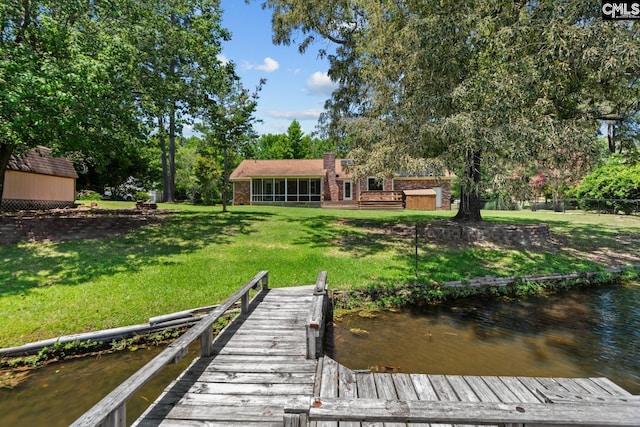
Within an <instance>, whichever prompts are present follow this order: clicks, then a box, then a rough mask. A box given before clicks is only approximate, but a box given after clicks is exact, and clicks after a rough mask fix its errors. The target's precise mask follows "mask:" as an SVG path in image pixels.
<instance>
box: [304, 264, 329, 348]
mask: <svg viewBox="0 0 640 427" xmlns="http://www.w3.org/2000/svg"><path fill="white" fill-rule="evenodd" d="M326 311H327V272H326V271H321V272H320V273H319V274H318V279H317V280H316V284H315V286H314V288H313V301H312V303H311V310H310V312H309V317H308V319H307V323H306V325H307V359H317V358H318V357H320V356H321V355H322V339H323V336H324V328H325V323H326V322H325V319H324V316H325V313H326Z"/></svg>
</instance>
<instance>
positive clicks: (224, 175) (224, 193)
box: [222, 143, 229, 212]
mask: <svg viewBox="0 0 640 427" xmlns="http://www.w3.org/2000/svg"><path fill="white" fill-rule="evenodd" d="M222 160H223V167H222V212H226V211H227V187H228V186H229V173H228V172H227V169H228V165H229V145H228V144H226V143H225V144H224V146H223V147H222Z"/></svg>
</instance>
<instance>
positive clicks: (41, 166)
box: [7, 146, 78, 178]
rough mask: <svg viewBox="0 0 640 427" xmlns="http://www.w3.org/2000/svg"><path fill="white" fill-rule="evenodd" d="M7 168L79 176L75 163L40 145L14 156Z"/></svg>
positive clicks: (68, 176) (62, 175)
mask: <svg viewBox="0 0 640 427" xmlns="http://www.w3.org/2000/svg"><path fill="white" fill-rule="evenodd" d="M7 169H10V170H14V171H19V172H28V173H37V174H41V175H52V176H61V177H65V178H78V174H77V172H76V170H75V168H74V167H73V163H72V162H71V160H69V159H68V158H66V157H53V156H52V155H51V149H50V148H47V147H42V146H38V147H36V148H34V149H32V150H31V151H29V152H27V154H25V155H24V156H21V157H16V156H12V157H11V160H9V165H8V166H7Z"/></svg>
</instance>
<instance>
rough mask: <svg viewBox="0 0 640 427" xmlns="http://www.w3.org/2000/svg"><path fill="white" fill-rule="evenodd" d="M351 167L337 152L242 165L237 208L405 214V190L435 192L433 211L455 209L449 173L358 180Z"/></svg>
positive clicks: (236, 179)
mask: <svg viewBox="0 0 640 427" xmlns="http://www.w3.org/2000/svg"><path fill="white" fill-rule="evenodd" d="M349 162H350V161H349V160H344V159H337V158H336V156H335V154H333V153H326V154H325V155H324V156H323V158H322V159H304V160H296V159H291V160H244V161H243V162H242V163H240V165H239V166H238V167H237V168H236V170H234V171H233V173H232V174H231V176H230V178H229V180H230V181H231V182H232V183H233V204H234V205H286V206H312V207H340V208H353V209H358V208H359V209H383V208H384V209H402V208H403V206H404V200H405V191H410V190H431V192H430V193H429V194H433V195H434V197H433V199H434V201H435V203H433V205H432V206H431V205H429V206H430V207H429V209H451V201H450V198H451V179H452V178H453V176H452V175H450V174H447V175H446V176H444V177H436V176H415V175H411V174H397V175H395V176H392V177H389V178H387V179H385V180H384V181H383V182H379V181H377V180H376V179H375V178H373V177H365V178H361V179H355V178H354V177H353V175H351V174H350V173H349V172H348V165H349Z"/></svg>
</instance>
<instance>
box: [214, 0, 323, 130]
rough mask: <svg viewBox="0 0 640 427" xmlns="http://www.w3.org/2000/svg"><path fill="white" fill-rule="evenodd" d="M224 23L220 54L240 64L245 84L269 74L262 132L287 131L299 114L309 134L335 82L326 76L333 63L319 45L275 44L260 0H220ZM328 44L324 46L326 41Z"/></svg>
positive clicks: (260, 111)
mask: <svg viewBox="0 0 640 427" xmlns="http://www.w3.org/2000/svg"><path fill="white" fill-rule="evenodd" d="M221 5H222V9H223V14H222V25H223V26H224V27H225V28H227V29H228V30H229V31H231V33H232V35H231V40H230V41H229V42H225V43H224V44H223V49H222V55H223V58H221V59H226V60H231V61H233V62H234V63H235V64H236V72H237V73H238V75H239V76H240V77H241V79H242V83H243V85H244V86H245V87H247V88H249V89H252V88H254V87H255V86H256V85H257V84H258V83H259V81H260V79H261V78H265V79H266V80H267V83H266V85H265V86H264V87H263V89H262V92H261V93H260V99H259V101H258V109H257V114H256V115H257V117H258V118H259V119H260V120H262V123H258V124H256V126H255V129H256V131H258V133H260V134H263V133H286V131H287V128H288V127H289V125H290V124H291V121H292V120H294V119H295V120H298V121H299V122H300V124H301V126H302V129H303V131H304V132H305V133H306V134H310V133H311V132H313V131H314V129H315V126H316V124H317V121H318V116H319V115H320V112H322V111H323V106H324V102H325V100H326V99H327V98H329V97H330V95H331V91H332V90H333V87H334V85H333V83H332V82H331V80H330V79H329V78H328V77H327V70H328V68H329V63H328V61H327V60H326V59H319V58H318V56H317V52H318V48H319V47H321V46H319V45H312V46H311V47H310V48H309V50H308V51H307V53H305V54H300V53H299V52H298V48H297V46H295V45H291V46H275V45H274V44H273V43H272V41H271V12H270V11H269V10H262V8H261V7H260V3H259V2H257V1H253V2H251V3H250V4H249V5H247V4H246V3H245V2H244V1H243V0H222V1H221ZM324 47H326V46H324Z"/></svg>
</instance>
